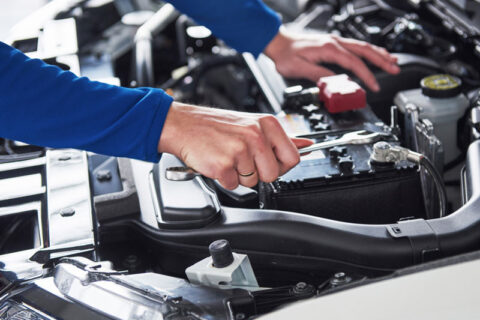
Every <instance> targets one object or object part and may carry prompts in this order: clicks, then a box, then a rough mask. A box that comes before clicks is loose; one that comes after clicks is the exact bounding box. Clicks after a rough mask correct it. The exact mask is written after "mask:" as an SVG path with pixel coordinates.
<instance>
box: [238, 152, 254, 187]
mask: <svg viewBox="0 0 480 320" xmlns="http://www.w3.org/2000/svg"><path fill="white" fill-rule="evenodd" d="M237 174H238V182H239V183H240V184H241V185H242V186H245V187H253V186H255V185H257V183H258V173H257V168H256V167H255V162H254V161H253V157H252V155H251V153H250V151H249V149H248V145H247V144H246V143H245V144H244V147H242V149H241V150H240V152H239V153H238V154H237Z"/></svg>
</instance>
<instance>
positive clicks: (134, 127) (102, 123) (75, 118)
mask: <svg viewBox="0 0 480 320" xmlns="http://www.w3.org/2000/svg"><path fill="white" fill-rule="evenodd" d="M172 100H173V99H172V98H171V97H170V96H168V95H167V94H166V93H165V92H163V91H161V90H157V89H152V88H140V89H128V88H121V87H117V86H112V85H108V84H104V83H100V82H95V81H90V80H89V79H87V78H79V77H77V76H75V75H74V74H73V73H71V72H68V71H62V70H60V69H59V68H57V67H55V66H50V65H48V64H46V63H44V62H43V61H41V60H37V59H29V58H28V57H27V56H25V55H24V54H23V53H21V52H20V51H18V50H15V49H13V48H11V47H10V46H7V45H6V44H4V43H1V42H0V136H2V137H6V138H10V139H15V140H20V141H24V142H28V143H30V144H36V145H42V146H49V147H56V148H61V147H71V148H78V149H84V150H89V151H94V152H98V153H103V154H109V155H114V156H121V157H130V158H136V159H141V160H148V161H158V159H159V155H158V150H157V143H158V139H159V137H160V133H161V131H162V128H163V123H164V121H165V118H166V116H167V112H168V110H169V107H170V104H171V102H172Z"/></svg>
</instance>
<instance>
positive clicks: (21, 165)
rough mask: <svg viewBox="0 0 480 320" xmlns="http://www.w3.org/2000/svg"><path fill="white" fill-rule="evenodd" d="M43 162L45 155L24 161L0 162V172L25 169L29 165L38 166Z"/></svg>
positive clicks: (44, 161) (43, 163)
mask: <svg viewBox="0 0 480 320" xmlns="http://www.w3.org/2000/svg"><path fill="white" fill-rule="evenodd" d="M45 163H46V158H45V157H41V158H35V159H31V160H24V161H15V162H7V163H2V164H0V172H5V171H12V170H18V169H25V168H29V167H40V166H43V165H45Z"/></svg>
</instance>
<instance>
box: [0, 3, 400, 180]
mask: <svg viewBox="0 0 480 320" xmlns="http://www.w3.org/2000/svg"><path fill="white" fill-rule="evenodd" d="M169 2H171V3H172V4H173V5H175V6H176V7H177V9H179V10H180V11H182V12H184V13H186V14H188V15H190V16H191V17H192V18H193V19H194V20H196V21H197V22H198V23H200V24H203V25H205V26H207V27H209V28H210V29H211V30H212V31H213V33H214V34H215V35H217V36H218V37H220V38H222V39H223V40H225V41H226V42H227V43H228V44H229V45H231V46H232V47H234V48H235V49H237V50H238V51H248V52H251V53H252V54H254V55H258V54H260V52H264V53H265V54H266V55H267V56H269V57H270V58H271V59H272V60H273V61H274V62H275V64H276V67H277V69H278V71H279V72H280V73H281V74H282V75H284V76H286V77H305V78H308V79H311V80H314V81H316V80H317V79H318V78H320V77H321V76H327V75H332V74H333V73H332V72H331V71H330V70H328V69H326V68H324V67H322V66H320V65H319V64H318V63H321V62H328V63H336V64H339V65H341V66H342V67H344V68H346V69H349V70H351V71H352V72H353V73H355V74H356V75H357V76H358V77H359V78H360V79H362V81H364V83H365V84H366V85H367V86H368V87H369V88H370V89H372V90H373V91H378V90H379V89H380V88H379V85H378V83H377V82H376V80H375V78H374V76H373V74H372V73H371V72H370V70H369V69H368V68H367V67H366V65H365V63H364V62H363V61H362V59H361V58H365V59H367V60H369V61H370V62H372V63H373V64H375V65H377V66H378V67H380V68H382V69H383V70H385V71H387V72H389V73H392V74H394V73H398V72H399V71H400V70H399V68H398V66H397V65H396V60H395V58H394V57H393V56H391V55H390V54H389V53H388V52H387V51H386V50H385V49H382V48H378V47H375V46H372V45H369V44H367V43H364V42H360V41H355V40H351V39H344V38H340V37H336V36H333V35H322V36H312V35H304V34H289V33H288V32H286V31H285V30H284V29H283V28H281V27H280V26H281V22H280V19H279V17H278V16H277V14H275V13H274V12H273V11H272V10H270V9H269V8H268V7H266V6H265V5H264V4H263V3H262V2H261V1H260V0H229V1H218V0H217V1H216V0H203V1H195V0H190V1H187V0H172V1H169ZM0 110H1V115H0V136H3V137H6V138H10V139H15V140H20V141H25V142H28V143H32V144H37V145H47V146H50V147H72V148H78V149H85V150H90V151H94V152H98V153H103V154H109V155H115V156H123V157H131V158H136V159H141V160H147V161H153V162H156V161H158V160H159V157H160V154H161V153H162V152H168V153H172V154H174V155H176V156H177V157H179V158H180V159H181V160H183V161H184V162H185V163H186V164H187V165H188V166H190V167H192V168H194V169H195V170H197V171H199V172H200V173H202V174H204V175H205V176H207V177H210V178H213V179H218V180H219V182H220V183H221V184H222V185H223V186H225V187H226V188H228V189H233V188H235V187H237V186H238V185H239V184H242V185H245V186H253V185H255V184H256V183H257V182H258V180H262V181H265V182H271V181H273V180H275V179H276V178H277V177H278V176H279V175H282V174H284V173H285V172H287V171H288V170H289V169H290V168H292V167H293V166H295V165H296V164H297V163H298V162H299V154H298V151H297V148H298V147H302V146H306V145H308V144H310V143H311V142H310V141H309V140H305V139H295V138H289V137H288V136H287V135H286V134H285V132H284V131H283V129H282V128H281V126H280V124H279V123H278V121H277V120H276V119H275V118H274V117H273V116H270V115H261V114H245V113H238V112H230V111H224V110H215V109H209V108H203V107H197V106H188V105H184V104H181V103H178V102H174V101H173V99H172V98H171V97H170V96H168V95H167V94H166V93H165V92H163V91H161V90H158V89H153V88H138V89H127V88H120V87H115V86H110V85H107V84H102V83H98V82H92V81H90V80H88V79H86V78H77V77H76V76H74V75H73V74H72V73H70V72H64V71H61V70H59V69H58V68H56V67H53V66H48V65H46V64H44V63H43V62H41V61H39V60H32V59H29V58H27V57H26V56H24V55H23V54H22V53H20V52H18V51H16V50H14V49H13V48H11V47H9V46H7V45H5V44H3V43H0Z"/></svg>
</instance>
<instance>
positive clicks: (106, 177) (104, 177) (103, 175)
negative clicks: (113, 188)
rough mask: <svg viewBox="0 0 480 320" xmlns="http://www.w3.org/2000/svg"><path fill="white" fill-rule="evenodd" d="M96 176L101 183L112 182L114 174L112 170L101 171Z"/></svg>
mask: <svg viewBox="0 0 480 320" xmlns="http://www.w3.org/2000/svg"><path fill="white" fill-rule="evenodd" d="M96 176H97V180H98V181H100V182H104V181H110V180H112V173H111V172H110V170H99V171H98V172H97V175H96Z"/></svg>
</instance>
